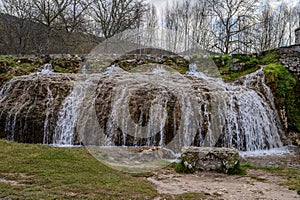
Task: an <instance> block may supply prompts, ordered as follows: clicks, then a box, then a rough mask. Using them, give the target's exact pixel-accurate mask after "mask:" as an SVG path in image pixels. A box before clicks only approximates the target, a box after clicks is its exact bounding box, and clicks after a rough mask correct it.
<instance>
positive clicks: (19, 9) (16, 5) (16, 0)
mask: <svg viewBox="0 0 300 200" xmlns="http://www.w3.org/2000/svg"><path fill="white" fill-rule="evenodd" d="M2 4H3V13H2V14H1V19H2V20H3V24H2V26H1V27H2V31H1V32H2V34H3V36H1V37H0V38H1V43H2V44H3V45H4V48H6V50H8V52H13V53H17V54H24V53H25V52H26V50H27V47H28V43H29V38H30V35H31V34H32V31H33V30H32V26H31V25H32V23H31V20H32V12H31V7H32V2H31V1H30V0H3V1H2ZM4 13H5V14H4Z"/></svg>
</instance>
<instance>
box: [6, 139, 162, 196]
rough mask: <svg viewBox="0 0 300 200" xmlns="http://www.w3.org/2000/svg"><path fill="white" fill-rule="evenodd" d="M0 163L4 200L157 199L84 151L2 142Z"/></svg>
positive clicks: (145, 187)
mask: <svg viewBox="0 0 300 200" xmlns="http://www.w3.org/2000/svg"><path fill="white" fill-rule="evenodd" d="M0 159H1V162H0V188H1V190H0V198H5V197H8V196H14V197H16V198H34V199H36V198H37V199H41V198H50V197H51V198H63V199H65V198H69V199H73V198H78V199H81V198H96V199H103V198H107V197H110V198H112V199H153V198H154V197H155V196H156V195H157V192H156V191H155V190H154V189H152V187H151V186H150V185H149V184H148V183H146V182H145V181H143V180H142V179H140V178H135V177H132V176H130V175H126V174H123V173H121V172H118V171H115V170H112V169H110V168H108V167H106V166H105V165H103V164H101V163H100V162H99V161H97V160H96V159H95V158H94V157H92V156H91V155H90V154H89V153H88V152H87V151H86V150H85V149H84V148H55V147H49V146H44V145H30V144H18V143H14V142H8V141H4V140H0ZM1 180H2V181H1ZM3 180H7V181H12V180H14V181H15V182H16V183H17V184H8V183H5V182H4V181H3Z"/></svg>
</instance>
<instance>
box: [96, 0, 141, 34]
mask: <svg viewBox="0 0 300 200" xmlns="http://www.w3.org/2000/svg"><path fill="white" fill-rule="evenodd" d="M145 12H146V7H145V1H144V0H95V1H94V2H93V4H92V6H91V16H92V18H93V19H94V20H95V22H96V23H98V24H99V26H100V28H101V32H102V34H103V36H104V37H105V38H110V37H112V36H114V35H115V34H117V33H120V32H122V31H124V30H126V29H133V28H136V27H137V26H138V25H139V23H140V22H141V19H142V16H143V14H144V13H145Z"/></svg>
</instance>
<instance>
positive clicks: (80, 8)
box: [59, 0, 93, 53]
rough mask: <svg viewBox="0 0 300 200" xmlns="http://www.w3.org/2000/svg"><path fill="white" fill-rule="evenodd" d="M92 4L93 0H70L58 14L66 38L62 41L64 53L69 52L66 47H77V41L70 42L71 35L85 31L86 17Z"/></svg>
mask: <svg viewBox="0 0 300 200" xmlns="http://www.w3.org/2000/svg"><path fill="white" fill-rule="evenodd" d="M92 2H93V0H85V1H82V0H70V3H69V5H68V6H67V7H66V9H64V11H63V12H61V13H60V15H59V20H60V22H61V24H60V26H61V28H62V29H63V30H64V31H65V33H66V37H64V38H65V40H66V41H64V47H65V53H68V52H69V50H68V46H72V47H73V46H77V45H78V43H79V42H80V41H79V40H78V39H77V40H76V41H74V40H72V41H70V40H71V36H72V34H73V33H74V32H77V33H79V32H85V31H86V30H85V26H86V23H87V21H88V19H87V18H86V15H87V11H88V9H89V6H90V5H91V4H92Z"/></svg>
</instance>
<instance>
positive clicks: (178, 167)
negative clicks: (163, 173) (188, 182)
mask: <svg viewBox="0 0 300 200" xmlns="http://www.w3.org/2000/svg"><path fill="white" fill-rule="evenodd" d="M171 167H172V168H174V169H175V171H176V172H177V173H184V174H190V173H193V171H192V170H191V169H189V168H188V167H186V166H185V165H184V163H183V161H182V160H181V161H179V162H178V163H177V162H173V163H172V164H171Z"/></svg>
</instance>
